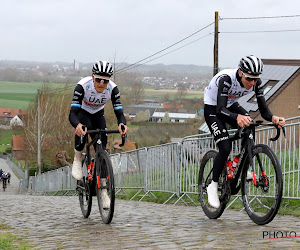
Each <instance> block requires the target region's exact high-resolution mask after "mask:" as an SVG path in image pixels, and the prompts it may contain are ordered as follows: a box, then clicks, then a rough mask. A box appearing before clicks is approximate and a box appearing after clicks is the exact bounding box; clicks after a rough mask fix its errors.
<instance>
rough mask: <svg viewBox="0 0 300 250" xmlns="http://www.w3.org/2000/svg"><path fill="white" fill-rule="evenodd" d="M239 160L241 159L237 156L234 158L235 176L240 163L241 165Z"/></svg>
mask: <svg viewBox="0 0 300 250" xmlns="http://www.w3.org/2000/svg"><path fill="white" fill-rule="evenodd" d="M239 159H240V156H239V155H237V156H235V157H234V159H233V161H232V170H233V175H235V173H236V170H237V166H238V163H239Z"/></svg>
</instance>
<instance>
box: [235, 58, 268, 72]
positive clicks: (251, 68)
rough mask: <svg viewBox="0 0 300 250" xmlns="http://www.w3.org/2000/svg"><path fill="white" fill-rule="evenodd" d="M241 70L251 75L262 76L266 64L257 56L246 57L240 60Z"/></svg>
mask: <svg viewBox="0 0 300 250" xmlns="http://www.w3.org/2000/svg"><path fill="white" fill-rule="evenodd" d="M239 68H240V69H241V70H242V71H243V72H244V73H247V74H249V75H260V74H261V73H262V72H263V68H264V64H263V62H262V60H261V59H260V58H258V57H256V56H252V55H251V56H244V57H243V58H242V59H241V60H240V64H239Z"/></svg>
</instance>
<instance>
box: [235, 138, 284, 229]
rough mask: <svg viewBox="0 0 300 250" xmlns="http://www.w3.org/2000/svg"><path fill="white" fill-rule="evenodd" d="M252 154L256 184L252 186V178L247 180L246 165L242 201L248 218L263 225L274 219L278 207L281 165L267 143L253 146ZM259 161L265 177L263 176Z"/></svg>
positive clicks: (281, 184)
mask: <svg viewBox="0 0 300 250" xmlns="http://www.w3.org/2000/svg"><path fill="white" fill-rule="evenodd" d="M252 154H253V165H254V172H255V175H256V181H257V183H258V185H257V186H254V182H253V180H250V181H247V171H248V170H250V171H251V167H250V164H248V165H246V166H245V167H244V169H243V172H242V180H241V181H242V197H243V203H244V206H245V209H246V212H247V214H248V215H249V217H250V219H251V220H252V221H253V222H254V223H256V224H258V225H265V224H267V223H269V222H271V221H272V220H273V219H274V217H275V216H276V214H277V212H278V209H279V207H280V203H281V198H282V189H283V180H282V172H281V166H280V163H279V161H278V158H277V156H276V154H275V153H274V152H273V150H272V149H271V148H270V147H269V146H267V145H264V144H258V145H256V146H254V147H253V149H252ZM247 157H248V156H247ZM259 161H260V162H261V163H262V165H263V168H264V169H263V170H264V172H265V174H266V176H267V177H263V174H262V171H261V169H260V168H259Z"/></svg>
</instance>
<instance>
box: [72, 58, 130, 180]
mask: <svg viewBox="0 0 300 250" xmlns="http://www.w3.org/2000/svg"><path fill="white" fill-rule="evenodd" d="M92 73H93V74H92V76H91V77H85V78H83V79H81V80H80V81H79V82H78V83H77V85H76V87H75V90H74V96H73V100H72V103H71V109H70V114H69V121H70V123H71V124H72V126H73V127H74V128H75V155H74V161H73V167H72V176H73V177H74V178H75V179H77V180H80V179H81V178H82V176H83V173H82V167H81V152H82V150H83V148H84V144H80V136H81V135H85V134H86V131H87V129H89V130H91V129H98V128H99V129H105V128H106V122H105V118H104V106H105V104H106V103H107V102H108V101H109V100H111V101H112V104H113V108H114V112H115V115H116V117H117V120H118V125H119V131H120V134H121V135H122V136H125V134H127V132H128V127H127V126H126V119H125V117H124V114H123V106H122V104H121V101H120V92H119V90H118V87H117V85H116V84H115V83H114V82H113V81H112V80H110V78H111V76H112V75H113V73H114V70H113V66H112V64H111V63H109V62H106V61H98V62H96V63H95V64H94V65H93V69H92ZM83 125H85V126H86V128H85V130H83V129H82V126H83ZM121 125H124V127H125V131H122V130H121ZM91 136H92V138H93V137H94V135H92V134H91ZM101 141H102V146H103V148H104V149H106V144H107V136H106V135H104V134H102V136H101ZM78 145H80V146H78Z"/></svg>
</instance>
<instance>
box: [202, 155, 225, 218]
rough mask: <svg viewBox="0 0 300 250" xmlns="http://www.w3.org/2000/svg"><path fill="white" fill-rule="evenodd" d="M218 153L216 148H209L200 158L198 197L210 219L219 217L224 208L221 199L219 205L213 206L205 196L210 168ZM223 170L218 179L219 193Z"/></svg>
mask: <svg viewBox="0 0 300 250" xmlns="http://www.w3.org/2000/svg"><path fill="white" fill-rule="evenodd" d="M217 154H218V151H216V150H209V151H207V152H206V153H205V155H204V156H203V158H202V161H201V165H200V169H199V178H198V189H199V199H200V204H201V207H202V209H203V211H204V213H205V214H206V216H207V217H208V218H210V219H217V218H219V217H220V216H221V215H222V213H223V212H224V210H225V207H226V203H225V202H223V201H220V207H219V208H217V209H216V208H214V207H212V206H210V205H209V204H208V198H207V191H206V189H207V186H208V185H209V184H210V183H211V181H212V168H213V162H214V159H215V158H216V155H217ZM224 180H225V179H224V171H223V172H222V174H221V176H220V179H219V187H218V189H219V193H220V192H222V190H221V189H222V188H223V187H224V185H222V184H223V182H224Z"/></svg>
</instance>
